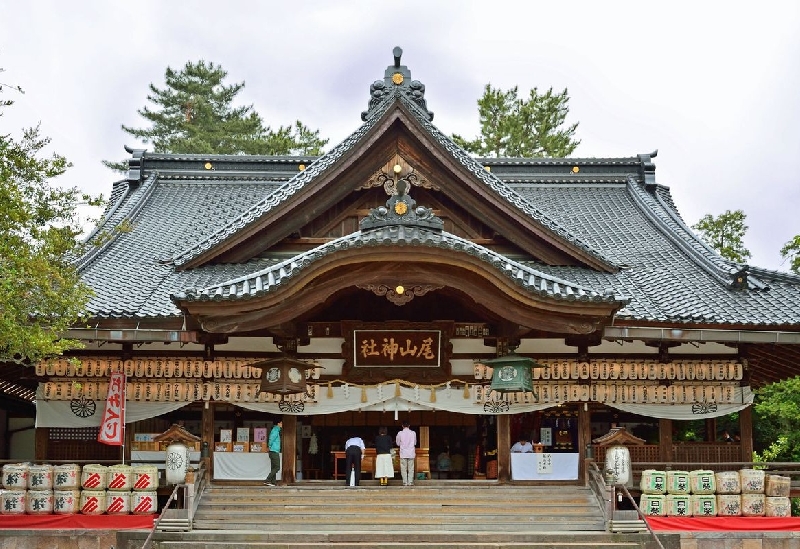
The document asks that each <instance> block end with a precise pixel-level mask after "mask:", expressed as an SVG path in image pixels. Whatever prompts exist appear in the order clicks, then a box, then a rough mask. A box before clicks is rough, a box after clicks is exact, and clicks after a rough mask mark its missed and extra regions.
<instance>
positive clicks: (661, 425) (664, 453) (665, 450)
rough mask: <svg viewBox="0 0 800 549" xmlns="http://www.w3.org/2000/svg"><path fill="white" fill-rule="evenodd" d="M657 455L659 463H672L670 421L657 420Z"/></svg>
mask: <svg viewBox="0 0 800 549" xmlns="http://www.w3.org/2000/svg"><path fill="white" fill-rule="evenodd" d="M658 455H659V458H660V459H661V461H664V462H667V463H668V462H670V461H672V420H671V419H663V418H662V419H659V420H658Z"/></svg>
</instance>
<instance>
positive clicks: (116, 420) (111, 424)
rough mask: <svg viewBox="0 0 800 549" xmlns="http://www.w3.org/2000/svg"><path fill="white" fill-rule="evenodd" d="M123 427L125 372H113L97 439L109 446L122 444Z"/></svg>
mask: <svg viewBox="0 0 800 549" xmlns="http://www.w3.org/2000/svg"><path fill="white" fill-rule="evenodd" d="M124 428H125V374H124V373H122V372H114V373H112V374H111V380H110V381H109V383H108V396H107V397H106V411H105V412H104V413H103V421H102V422H101V423H100V432H99V433H97V441H98V442H102V443H103V444H109V445H111V446H122V444H124V442H123V436H122V435H123V432H124Z"/></svg>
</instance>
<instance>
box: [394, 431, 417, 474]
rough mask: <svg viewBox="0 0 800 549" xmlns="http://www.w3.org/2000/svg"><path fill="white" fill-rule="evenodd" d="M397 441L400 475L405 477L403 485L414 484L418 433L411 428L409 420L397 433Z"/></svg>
mask: <svg viewBox="0 0 800 549" xmlns="http://www.w3.org/2000/svg"><path fill="white" fill-rule="evenodd" d="M395 442H396V443H397V445H398V446H399V447H400V476H401V477H402V478H403V486H414V460H415V459H416V457H417V450H416V448H415V446H416V445H417V433H415V432H414V431H412V430H411V425H410V424H409V423H408V421H404V422H403V430H402V431H400V432H399V433H397V437H396V438H395Z"/></svg>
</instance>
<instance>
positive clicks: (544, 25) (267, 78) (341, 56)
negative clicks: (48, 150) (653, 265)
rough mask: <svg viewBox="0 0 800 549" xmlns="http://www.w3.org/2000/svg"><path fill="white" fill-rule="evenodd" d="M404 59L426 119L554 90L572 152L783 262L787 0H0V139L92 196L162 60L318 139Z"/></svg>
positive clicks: (792, 6)
mask: <svg viewBox="0 0 800 549" xmlns="http://www.w3.org/2000/svg"><path fill="white" fill-rule="evenodd" d="M394 46H400V47H402V48H403V51H404V53H403V64H404V65H406V66H408V68H409V69H410V70H411V74H412V77H413V78H414V79H417V80H420V81H422V82H423V83H424V84H425V85H426V98H427V101H428V108H429V109H430V110H432V111H433V112H434V113H435V118H434V124H436V125H437V126H438V127H439V128H440V129H441V130H442V131H444V132H445V133H447V134H451V133H459V134H461V135H463V136H466V137H474V136H475V135H477V133H478V130H479V128H478V115H477V105H476V100H477V99H478V97H480V95H481V93H482V91H483V87H484V85H485V84H486V83H489V82H490V83H491V84H492V85H493V86H495V87H502V88H504V89H505V88H509V87H512V86H515V85H518V86H519V87H520V91H521V95H527V91H528V90H529V89H530V88H532V87H538V88H540V89H546V88H549V87H550V86H553V87H554V88H555V89H556V90H562V89H564V88H567V89H568V91H569V96H570V103H569V106H570V116H569V118H568V121H569V122H579V126H578V130H577V136H578V137H579V138H580V139H581V140H582V143H581V145H580V146H579V147H578V149H577V150H576V151H575V153H574V156H576V157H630V156H635V155H636V154H639V153H649V152H651V151H653V150H655V149H658V157H657V158H656V159H655V164H656V181H657V182H658V183H660V184H662V185H666V186H668V187H670V189H671V191H672V193H673V197H674V199H675V202H676V204H677V206H678V209H679V210H680V212H681V213H682V215H683V217H684V219H685V220H686V222H687V223H688V224H690V225H691V224H693V223H695V222H696V221H697V220H698V219H699V218H700V217H702V216H703V215H704V214H706V213H711V214H713V215H718V214H720V213H722V212H724V211H725V210H728V209H730V210H735V209H742V210H744V212H745V213H746V214H747V223H748V225H749V227H750V229H749V231H748V232H747V235H746V237H745V245H746V246H747V247H748V248H749V249H750V251H751V252H752V253H753V258H752V260H751V263H752V264H753V265H758V266H761V267H767V268H772V269H779V270H787V268H788V267H787V263H785V262H782V259H781V257H780V254H779V249H780V247H781V246H782V245H783V244H784V243H785V242H787V241H788V240H789V239H790V238H792V237H793V236H794V235H796V234H800V215H798V206H799V205H800V179H799V178H798V175H797V174H798V173H800V170H796V168H797V165H796V164H797V162H798V160H800V154H799V153H800V100H799V99H798V98H800V2H797V1H796V0H786V1H770V0H766V1H762V2H759V3H755V2H752V1H748V2H741V1H729V2H706V1H697V0H692V1H687V2H682V1H674V0H673V1H669V2H664V1H662V2H647V1H631V2H612V1H598V0H587V1H572V2H569V1H562V2H553V1H552V0H551V1H548V2H539V1H522V0H521V1H518V2H508V1H503V0H493V1H491V2H466V1H465V2H458V1H451V2H445V1H436V0H421V1H411V2H408V1H406V2H404V1H395V2H385V1H366V0H365V1H358V2H356V1H354V2H335V1H331V0H326V1H295V2H256V1H247V2H245V1H235V0H231V1H228V2H218V1H217V2H213V1H195V2H176V1H173V2H164V1H162V2H158V1H151V0H138V1H136V2H109V1H107V0H103V1H81V0H74V1H72V2H65V1H63V0H53V1H39V0H27V1H25V2H23V1H16V0H0V68H3V69H5V72H4V73H2V74H0V82H2V83H4V84H11V85H19V86H21V87H22V88H23V89H24V91H25V94H24V95H20V94H17V93H15V92H13V91H9V90H8V89H6V90H5V91H4V92H3V94H2V98H3V99H13V100H14V101H15V102H16V104H15V105H14V106H13V107H10V108H7V109H4V114H3V116H2V117H0V132H2V133H12V134H13V135H15V136H18V135H19V132H20V130H21V129H22V128H23V127H29V126H32V125H35V124H37V123H39V122H41V129H42V133H43V135H46V136H49V137H51V138H52V149H53V150H54V151H56V152H58V153H60V154H63V155H65V156H66V157H67V158H68V159H69V160H70V161H71V162H72V163H73V164H74V166H73V167H72V168H71V169H70V170H69V171H68V172H67V174H66V175H64V176H63V177H62V178H61V179H60V182H61V183H63V184H65V185H70V186H72V185H75V186H78V187H80V188H82V189H85V190H87V191H91V192H93V193H103V194H104V195H105V196H106V197H107V196H108V194H109V192H110V190H111V184H112V182H113V181H114V180H115V179H117V178H118V176H117V175H116V174H115V173H113V172H111V171H109V170H108V169H106V168H105V167H103V166H102V165H101V163H100V161H101V160H103V159H110V160H120V159H122V158H125V157H126V153H125V152H124V150H123V145H129V146H134V147H142V146H143V144H142V143H138V142H137V141H136V140H135V139H133V138H132V137H131V136H129V135H127V134H126V133H124V132H123V131H122V130H121V129H120V124H126V125H129V126H134V127H143V126H145V125H146V124H145V121H144V120H143V119H141V118H140V117H139V116H138V115H137V113H136V111H137V110H138V109H140V108H142V107H143V106H145V105H146V104H147V100H146V96H147V92H148V84H150V83H154V84H155V85H156V86H157V87H164V86H163V85H164V71H165V69H166V67H167V66H170V67H172V68H174V69H180V68H182V67H183V65H184V64H185V63H186V62H187V61H190V60H191V61H197V60H200V59H203V60H206V61H212V62H214V63H217V64H220V65H222V67H223V68H224V69H225V70H227V71H228V80H227V82H228V83H235V82H241V81H244V82H245V85H246V86H245V89H244V90H243V92H242V93H241V94H240V95H239V99H240V102H241V104H253V106H254V108H255V110H256V111H257V112H258V113H259V114H260V115H261V116H262V117H263V118H264V120H265V121H266V122H267V123H269V124H271V125H273V126H277V125H282V124H283V125H286V124H290V123H292V122H293V121H294V120H296V119H299V120H301V121H302V122H303V123H305V124H307V125H309V126H310V127H312V128H318V129H319V130H320V134H321V136H323V137H328V138H330V139H331V142H330V143H329V145H328V147H329V148H330V146H332V145H333V144H335V143H337V142H338V141H340V140H341V139H343V138H344V137H345V136H347V135H348V134H350V133H351V132H352V131H354V130H355V129H356V128H357V127H358V126H359V124H360V123H361V119H360V114H361V111H363V110H365V109H366V106H367V100H368V94H369V85H370V83H371V82H372V81H374V80H376V79H380V78H382V77H383V71H384V69H385V68H386V66H387V65H389V64H391V63H392V48H393V47H394Z"/></svg>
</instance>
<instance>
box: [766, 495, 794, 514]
mask: <svg viewBox="0 0 800 549" xmlns="http://www.w3.org/2000/svg"><path fill="white" fill-rule="evenodd" d="M764 514H765V515H766V516H768V517H791V516H792V503H791V500H790V499H789V498H788V497H769V496H767V497H766V498H765V503H764Z"/></svg>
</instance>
